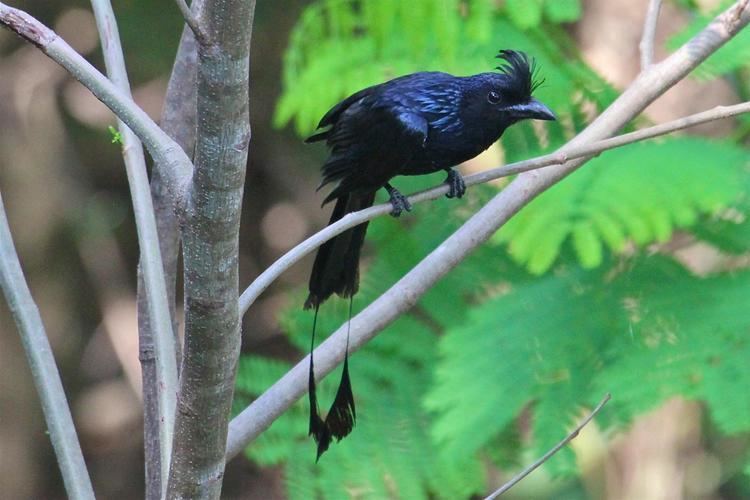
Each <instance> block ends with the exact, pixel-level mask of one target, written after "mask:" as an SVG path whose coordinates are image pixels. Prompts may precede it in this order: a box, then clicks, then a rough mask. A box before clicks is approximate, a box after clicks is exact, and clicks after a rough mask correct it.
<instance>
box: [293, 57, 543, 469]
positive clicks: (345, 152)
mask: <svg viewBox="0 0 750 500" xmlns="http://www.w3.org/2000/svg"><path fill="white" fill-rule="evenodd" d="M497 57H498V58H500V59H502V60H503V63H502V64H501V65H500V66H499V67H498V68H497V69H498V70H499V72H494V73H480V74H478V75H473V76H465V77H456V76H453V75H449V74H447V73H440V72H420V73H414V74H410V75H406V76H402V77H399V78H395V79H393V80H390V81H388V82H385V83H382V84H380V85H374V86H372V87H368V88H366V89H363V90H360V91H359V92H357V93H355V94H353V95H351V96H349V97H347V98H346V99H344V100H343V101H341V102H340V103H338V104H337V105H335V106H334V107H333V108H331V110H330V111H328V112H327V113H326V114H325V116H323V118H322V119H321V120H320V123H319V124H318V128H324V127H329V128H328V129H327V130H324V131H323V132H320V133H318V134H315V135H313V136H312V137H310V138H308V139H307V140H306V141H305V142H308V143H310V142H316V141H322V140H325V141H326V144H327V145H328V147H329V148H330V156H329V157H328V159H327V160H326V162H325V164H324V165H323V167H322V169H321V170H322V174H323V180H322V182H321V183H320V186H318V189H320V188H321V187H323V186H325V185H327V184H329V183H337V185H336V187H335V188H334V189H333V191H331V193H330V194H329V195H328V196H327V197H326V198H325V200H324V201H323V204H324V205H325V204H326V203H328V202H330V201H333V200H336V206H335V207H334V209H333V214H332V215H331V220H330V222H329V224H332V223H334V222H336V221H337V220H339V219H340V218H342V217H343V216H344V215H346V214H347V213H350V212H354V211H357V210H362V209H363V208H367V207H369V206H371V205H372V204H373V202H374V200H375V193H376V191H377V190H378V189H380V188H385V189H386V190H387V191H388V194H389V196H390V202H391V204H392V205H393V210H392V212H391V214H392V215H394V216H399V215H400V214H401V212H402V211H404V210H407V211H409V210H411V205H410V204H409V201H408V200H407V199H406V197H405V196H403V195H402V194H401V193H400V192H399V191H398V190H397V189H396V188H394V187H393V186H392V185H391V184H390V180H391V179H392V178H393V177H395V176H397V175H421V174H429V173H432V172H437V171H438V170H445V171H446V172H447V173H448V177H447V179H446V181H445V182H446V183H447V184H448V186H449V191H448V194H447V195H446V196H447V197H448V198H454V197H456V198H461V196H463V194H464V192H465V190H466V186H465V184H464V181H463V178H462V177H461V174H459V173H458V172H457V171H455V170H453V168H452V167H453V166H454V165H457V164H459V163H462V162H464V161H466V160H469V159H471V158H474V157H475V156H477V155H478V154H479V153H481V152H482V151H484V150H485V149H487V148H488V147H490V146H491V145H492V144H493V143H494V142H495V141H497V140H498V139H499V138H500V136H501V135H502V133H503V132H504V131H505V129H506V128H508V127H509V126H511V125H513V124H514V123H517V122H519V121H521V120H525V119H537V120H554V119H555V114H554V113H553V112H552V111H551V110H550V109H549V108H548V107H547V106H545V105H544V104H542V103H541V102H540V101H538V100H537V99H535V98H534V97H533V96H532V93H533V92H534V90H535V89H536V88H537V87H538V86H539V85H540V84H541V83H542V82H541V81H538V80H536V79H535V75H534V73H535V65H534V63H533V61H530V60H529V58H528V57H527V56H526V55H525V54H524V53H522V52H517V51H513V50H502V51H500V52H499V54H498V55H497ZM366 231H367V223H366V222H365V223H363V224H360V225H359V226H357V227H354V228H352V229H349V230H347V231H345V232H343V233H341V234H340V235H338V236H336V237H335V238H333V239H331V240H329V241H327V242H326V243H324V244H323V245H322V246H321V247H320V249H319V250H318V254H317V256H316V257H315V263H314V264H313V269H312V274H311V276H310V287H309V289H310V294H309V296H308V297H307V300H306V301H305V309H309V308H315V319H316V320H317V314H318V308H319V307H320V304H321V303H323V302H324V301H325V300H326V299H327V298H328V297H330V296H331V295H332V294H333V293H336V294H337V295H339V296H341V297H348V298H350V315H349V316H350V317H351V297H352V296H353V295H354V294H355V293H357V289H358V287H359V254H360V249H361V248H362V244H363V242H364V238H365V232H366ZM315 322H316V321H315ZM315 322H314V323H313V340H312V342H313V343H314V341H315ZM347 344H348V339H347ZM347 350H348V345H347ZM309 376H310V380H309V391H310V434H311V435H312V436H313V437H314V438H315V441H316V442H317V444H318V458H320V455H321V454H322V453H323V452H325V451H326V449H328V446H329V444H330V442H331V439H332V437H335V438H336V439H337V440H341V439H342V438H343V437H344V436H346V435H348V434H349V432H351V430H352V428H353V426H354V421H355V418H356V414H355V409H354V398H353V396H352V392H351V383H350V380H349V373H348V356H347V357H346V358H345V359H344V371H343V373H342V378H341V383H340V385H339V389H338V392H337V394H336V398H335V400H334V402H333V405H332V406H331V410H330V411H329V413H328V417H327V418H326V420H325V421H324V420H323V419H322V418H321V417H320V415H319V413H318V408H317V398H316V392H315V377H314V374H313V360H312V345H311V347H310V375H309Z"/></svg>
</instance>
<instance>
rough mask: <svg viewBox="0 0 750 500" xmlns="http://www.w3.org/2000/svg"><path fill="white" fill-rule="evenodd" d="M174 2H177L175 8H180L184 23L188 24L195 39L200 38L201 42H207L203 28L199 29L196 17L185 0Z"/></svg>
mask: <svg viewBox="0 0 750 500" xmlns="http://www.w3.org/2000/svg"><path fill="white" fill-rule="evenodd" d="M175 2H176V3H177V8H179V9H180V13H181V14H182V17H183V18H184V19H185V24H187V25H188V27H189V28H190V30H191V31H192V32H193V35H194V36H195V38H196V39H197V40H200V41H201V43H204V42H207V40H206V34H205V33H204V32H203V30H201V26H200V23H199V22H198V18H197V17H195V16H194V15H193V12H192V11H191V10H190V7H188V4H187V2H185V0H175Z"/></svg>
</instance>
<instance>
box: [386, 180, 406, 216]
mask: <svg viewBox="0 0 750 500" xmlns="http://www.w3.org/2000/svg"><path fill="white" fill-rule="evenodd" d="M384 187H385V189H386V191H388V196H390V200H389V201H390V202H391V205H392V206H393V210H391V215H392V216H394V217H398V216H399V215H401V212H403V211H404V210H406V211H407V212H411V203H409V200H407V199H406V196H404V195H403V194H401V192H400V191H399V190H398V189H396V188H395V187H393V186H391V183H390V182H386V183H385V186H384Z"/></svg>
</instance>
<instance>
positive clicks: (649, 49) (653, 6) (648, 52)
mask: <svg viewBox="0 0 750 500" xmlns="http://www.w3.org/2000/svg"><path fill="white" fill-rule="evenodd" d="M660 10H661V0H649V2H648V10H647V11H646V19H645V21H644V23H643V37H642V38H641V43H640V45H639V46H638V48H639V49H640V51H641V71H643V70H645V69H646V68H648V67H649V66H651V63H652V62H653V60H654V40H655V38H656V25H657V23H658V20H659V11H660Z"/></svg>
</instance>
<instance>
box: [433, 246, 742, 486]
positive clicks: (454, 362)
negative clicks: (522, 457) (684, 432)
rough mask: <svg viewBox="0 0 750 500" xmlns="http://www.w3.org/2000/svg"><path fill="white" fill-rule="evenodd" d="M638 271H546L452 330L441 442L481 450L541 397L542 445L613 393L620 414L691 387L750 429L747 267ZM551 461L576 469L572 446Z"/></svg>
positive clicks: (439, 387) (720, 422)
mask: <svg viewBox="0 0 750 500" xmlns="http://www.w3.org/2000/svg"><path fill="white" fill-rule="evenodd" d="M631 269H632V270H631V271H629V272H626V273H621V274H619V275H618V276H617V277H616V278H615V280H614V281H611V280H609V278H607V273H603V272H599V271H593V272H592V271H588V272H586V271H582V270H576V269H571V270H569V271H567V272H564V273H561V274H558V275H554V276H552V275H547V276H545V277H544V278H541V279H539V280H537V281H535V282H534V283H530V284H528V285H525V286H522V287H516V288H514V290H513V291H512V292H511V293H509V294H507V295H503V296H500V297H497V298H494V299H491V300H488V301H486V302H485V303H483V304H482V305H481V306H479V307H477V308H474V309H473V310H472V312H471V313H470V314H469V316H468V318H467V319H466V321H464V322H463V324H462V325H460V326H456V327H454V328H451V329H449V330H448V331H447V332H446V334H445V335H444V336H443V337H441V339H440V342H439V345H438V349H439V362H438V365H437V367H436V374H435V385H434V387H433V389H432V390H431V391H430V392H429V393H428V395H427V396H426V398H425V404H426V406H427V407H428V408H429V409H430V410H432V411H433V412H435V414H436V422H435V425H434V427H433V435H434V437H435V439H436V440H437V441H438V443H440V444H441V447H443V448H444V449H445V450H446V451H447V452H449V453H451V454H453V455H455V456H457V457H470V456H473V455H475V454H476V453H477V452H478V451H479V450H481V449H482V448H483V447H484V446H488V445H490V443H492V442H494V439H495V438H496V436H497V435H499V434H500V433H502V432H504V429H505V428H506V427H507V426H508V425H510V424H511V423H512V422H513V420H514V419H515V418H516V417H517V416H518V414H519V412H520V410H521V409H522V408H524V407H526V406H527V405H532V412H533V413H532V414H533V415H534V419H533V437H534V449H535V450H536V451H535V455H536V454H541V453H542V452H544V451H546V450H547V449H549V447H551V446H552V445H553V444H554V443H555V442H557V441H558V440H559V439H560V437H561V436H564V435H565V433H566V432H567V430H568V428H569V426H570V425H572V423H573V422H574V421H575V420H576V419H577V417H578V416H579V415H580V412H581V407H583V406H587V407H589V408H590V407H591V405H593V404H594V403H595V402H596V401H597V400H598V399H600V398H601V395H602V394H604V393H605V392H611V393H612V395H613V400H614V401H616V402H617V404H616V405H615V407H616V408H617V412H618V413H619V414H620V415H619V417H618V418H615V419H614V420H619V421H621V422H622V421H627V420H629V419H630V418H632V416H633V415H637V414H640V413H642V412H644V411H647V410H650V409H652V408H654V407H655V406H657V405H658V404H660V403H662V402H663V401H665V400H666V399H668V398H670V397H672V396H675V395H682V396H683V397H688V398H692V399H699V400H702V401H704V402H705V403H706V404H707V405H708V408H709V413H710V415H711V418H712V420H713V421H714V422H715V423H716V424H717V426H718V428H719V429H720V430H721V431H722V432H724V433H728V434H734V433H738V432H747V431H748V430H749V429H750V393H748V392H747V391H744V390H740V389H739V388H742V387H748V386H750V385H748V384H750V373H748V371H747V370H746V369H744V367H745V366H746V360H747V359H748V356H750V338H748V333H747V332H748V331H750V317H749V316H747V315H745V314H737V311H743V310H746V309H747V307H748V305H750V299H748V297H747V293H746V292H747V290H748V287H750V272H747V271H745V272H742V273H738V274H735V275H718V276H714V277H710V278H705V279H701V278H697V277H695V276H692V275H690V274H689V273H688V272H687V271H686V270H684V269H683V268H681V267H680V266H679V265H677V264H675V263H674V262H672V261H670V260H668V259H665V258H661V257H652V258H648V259H637V260H636V261H634V262H632V263H631ZM489 388H491V390H489ZM612 411H613V410H612V409H611V408H607V409H605V410H604V412H603V413H602V415H603V416H604V415H606V414H607V413H611V412H612ZM602 418H603V419H605V420H609V421H612V420H613V417H611V416H610V417H602ZM546 467H547V468H549V469H551V470H552V471H554V472H556V473H561V472H565V473H571V472H572V471H574V470H575V469H574V461H573V456H572V454H571V453H570V452H566V453H564V454H562V455H561V456H558V457H556V458H553V459H552V460H551V461H550V462H549V463H548V464H547V465H546Z"/></svg>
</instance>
